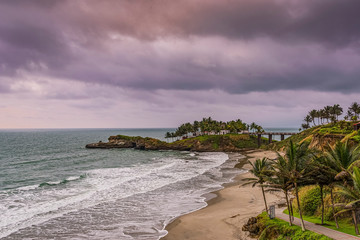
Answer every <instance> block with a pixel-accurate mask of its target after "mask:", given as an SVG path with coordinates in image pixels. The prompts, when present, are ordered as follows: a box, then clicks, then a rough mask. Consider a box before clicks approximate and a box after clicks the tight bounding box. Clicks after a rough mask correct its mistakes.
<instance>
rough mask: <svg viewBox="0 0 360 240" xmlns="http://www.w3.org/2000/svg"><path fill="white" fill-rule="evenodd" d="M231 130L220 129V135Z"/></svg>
mask: <svg viewBox="0 0 360 240" xmlns="http://www.w3.org/2000/svg"><path fill="white" fill-rule="evenodd" d="M229 133H230V130H220V135H225V134H229Z"/></svg>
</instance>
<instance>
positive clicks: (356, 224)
mask: <svg viewBox="0 0 360 240" xmlns="http://www.w3.org/2000/svg"><path fill="white" fill-rule="evenodd" d="M351 212H352V216H353V220H354V226H355V232H356V235H359V228H358V222H357V217H356V212H355V209H353V210H352V211H351Z"/></svg>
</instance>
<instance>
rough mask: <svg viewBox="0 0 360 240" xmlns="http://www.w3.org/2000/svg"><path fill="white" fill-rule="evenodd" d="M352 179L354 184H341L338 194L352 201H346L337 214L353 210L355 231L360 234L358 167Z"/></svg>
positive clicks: (359, 176) (354, 169)
mask: <svg viewBox="0 0 360 240" xmlns="http://www.w3.org/2000/svg"><path fill="white" fill-rule="evenodd" d="M350 176H351V180H352V182H353V186H349V185H339V186H338V187H339V191H338V194H340V195H342V196H343V197H345V198H347V199H349V200H350V201H351V202H349V203H344V204H343V206H344V209H343V210H341V211H339V212H338V213H337V214H341V213H344V212H348V211H351V212H352V216H353V220H354V227H355V232H356V234H357V235H359V229H358V221H357V216H356V215H357V214H356V213H357V211H358V210H359V209H360V170H359V168H357V167H354V168H353V173H352V174H351V175H350Z"/></svg>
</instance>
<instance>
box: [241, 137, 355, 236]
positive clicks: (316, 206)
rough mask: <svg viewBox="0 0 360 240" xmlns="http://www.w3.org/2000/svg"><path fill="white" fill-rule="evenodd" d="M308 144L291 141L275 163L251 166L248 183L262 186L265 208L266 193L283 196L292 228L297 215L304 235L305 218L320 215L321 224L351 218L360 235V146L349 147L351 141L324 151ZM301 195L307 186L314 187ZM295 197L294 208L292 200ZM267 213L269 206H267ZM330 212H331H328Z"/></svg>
mask: <svg viewBox="0 0 360 240" xmlns="http://www.w3.org/2000/svg"><path fill="white" fill-rule="evenodd" d="M309 145H310V144H309V142H307V141H302V142H301V143H296V144H295V143H293V141H291V140H290V141H289V142H288V145H287V146H286V150H285V154H280V153H278V156H277V158H276V159H275V160H269V159H266V158H263V159H257V160H256V161H255V163H251V165H252V169H251V170H250V172H251V173H253V175H254V177H253V178H248V179H247V181H248V183H251V184H253V186H255V185H259V186H260V187H261V188H262V189H265V190H263V196H264V204H265V205H266V194H265V192H266V191H279V192H282V193H283V194H284V198H285V200H286V205H287V210H288V213H289V224H290V226H291V225H292V221H293V220H292V219H293V218H292V215H294V212H297V213H298V215H299V217H300V219H301V228H302V230H303V231H305V224H304V222H303V215H304V214H305V215H314V214H315V213H316V211H319V212H320V216H321V222H320V223H321V224H324V220H325V214H326V212H325V204H327V214H326V215H327V218H328V219H332V220H334V221H335V222H336V225H337V227H338V218H339V217H349V216H351V218H352V221H353V223H354V228H355V233H356V234H359V230H358V226H357V224H358V222H357V217H356V216H357V214H358V212H359V210H360V170H359V168H358V167H357V166H359V165H360V146H359V145H358V144H356V145H350V144H349V142H348V141H345V142H340V141H339V142H337V143H336V144H335V145H333V146H328V147H327V148H326V150H325V151H318V150H315V149H314V148H310V147H309ZM313 185H316V186H317V187H316V188H314V187H311V188H309V189H307V190H306V191H304V192H302V190H301V189H303V190H304V189H305V187H306V186H313ZM292 196H294V197H295V198H294V201H293V203H294V205H295V206H293V204H292V202H291V200H290V199H291V197H292ZM266 209H267V206H266ZM329 209H330V210H329Z"/></svg>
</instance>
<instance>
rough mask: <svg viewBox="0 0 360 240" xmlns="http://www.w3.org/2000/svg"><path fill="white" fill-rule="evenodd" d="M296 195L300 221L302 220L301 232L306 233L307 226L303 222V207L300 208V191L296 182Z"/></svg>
mask: <svg viewBox="0 0 360 240" xmlns="http://www.w3.org/2000/svg"><path fill="white" fill-rule="evenodd" d="M295 195H296V201H297V205H298V209H299V215H300V220H301V230H302V231H303V232H304V231H306V228H305V224H304V220H303V217H302V212H301V207H300V199H299V189H298V185H297V182H295Z"/></svg>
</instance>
